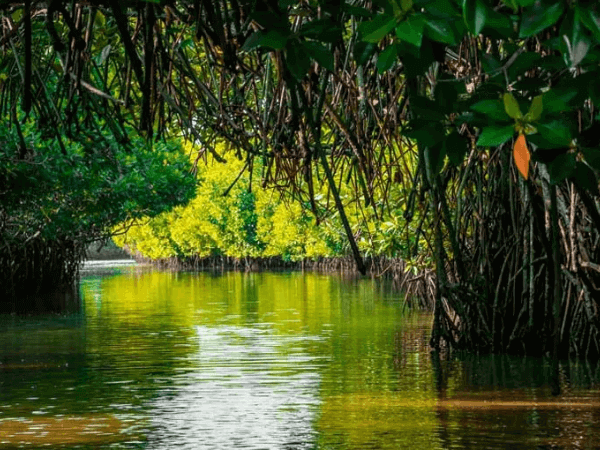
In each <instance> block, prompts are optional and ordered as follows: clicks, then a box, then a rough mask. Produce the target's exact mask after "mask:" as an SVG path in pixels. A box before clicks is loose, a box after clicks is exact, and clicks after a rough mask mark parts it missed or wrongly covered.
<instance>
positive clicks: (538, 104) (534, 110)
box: [525, 95, 544, 122]
mask: <svg viewBox="0 0 600 450" xmlns="http://www.w3.org/2000/svg"><path fill="white" fill-rule="evenodd" d="M543 110H544V97H543V96H542V95H538V96H536V97H534V98H533V100H532V102H531V106H530V107H529V111H527V114H525V120H526V121H527V122H535V121H536V120H538V119H539V118H540V117H541V116H542V112H543Z"/></svg>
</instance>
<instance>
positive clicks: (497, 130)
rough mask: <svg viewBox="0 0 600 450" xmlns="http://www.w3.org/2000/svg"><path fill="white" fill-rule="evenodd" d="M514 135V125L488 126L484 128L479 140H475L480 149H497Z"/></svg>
mask: <svg viewBox="0 0 600 450" xmlns="http://www.w3.org/2000/svg"><path fill="white" fill-rule="evenodd" d="M514 134H515V127H514V125H512V124H511V125H505V126H495V125H490V126H487V127H485V128H484V129H483V130H482V131H481V134H480V135H479V139H477V145H478V146H480V147H497V146H499V145H502V144H504V143H505V142H506V141H508V140H509V139H510V138H511V137H513V135H514Z"/></svg>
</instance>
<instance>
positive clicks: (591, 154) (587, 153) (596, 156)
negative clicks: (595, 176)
mask: <svg viewBox="0 0 600 450" xmlns="http://www.w3.org/2000/svg"><path fill="white" fill-rule="evenodd" d="M581 152H582V153H583V157H584V158H585V162H586V163H588V164H589V165H590V167H592V168H593V169H594V170H597V171H598V172H600V149H598V148H584V149H582V150H581Z"/></svg>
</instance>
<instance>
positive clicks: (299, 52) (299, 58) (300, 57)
mask: <svg viewBox="0 0 600 450" xmlns="http://www.w3.org/2000/svg"><path fill="white" fill-rule="evenodd" d="M286 53H287V58H286V63H287V66H288V68H289V69H290V72H291V74H292V76H293V77H294V78H295V79H296V80H298V81H300V80H302V78H304V75H306V73H307V72H308V69H310V55H309V54H308V52H307V51H306V50H305V48H304V47H303V46H302V45H300V43H299V42H297V41H292V42H291V45H289V46H288V47H287V49H286Z"/></svg>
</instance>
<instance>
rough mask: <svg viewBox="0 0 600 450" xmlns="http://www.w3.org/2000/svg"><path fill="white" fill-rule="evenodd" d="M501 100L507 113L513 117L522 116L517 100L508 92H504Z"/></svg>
mask: <svg viewBox="0 0 600 450" xmlns="http://www.w3.org/2000/svg"><path fill="white" fill-rule="evenodd" d="M502 100H503V101H504V110H505V111H506V114H508V115H509V116H510V117H511V118H513V119H521V118H523V113H521V108H519V102H517V99H516V98H515V97H514V95H512V94H511V93H510V92H506V93H505V94H504V95H503V96H502Z"/></svg>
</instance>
